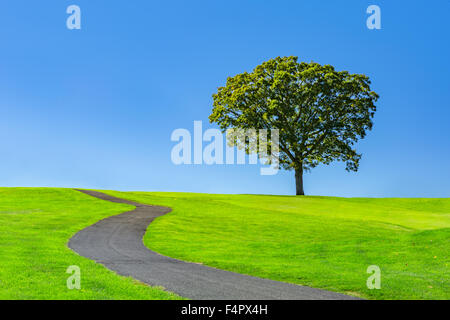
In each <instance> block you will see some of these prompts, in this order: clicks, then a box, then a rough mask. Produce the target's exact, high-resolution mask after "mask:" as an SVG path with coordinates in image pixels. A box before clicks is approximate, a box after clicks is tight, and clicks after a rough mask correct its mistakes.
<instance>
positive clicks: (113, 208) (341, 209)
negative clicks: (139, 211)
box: [0, 188, 450, 299]
mask: <svg viewBox="0 0 450 320" xmlns="http://www.w3.org/2000/svg"><path fill="white" fill-rule="evenodd" d="M106 193H109V194H111V195H114V196H118V197H122V198H126V199H130V200H134V201H139V202H142V203H148V204H156V205H164V206H169V207H172V208H173V209H174V210H173V211H172V212H171V213H169V214H167V215H165V216H163V217H160V218H158V219H157V220H155V222H153V223H152V224H151V225H150V227H149V229H148V232H147V234H146V236H145V238H144V242H145V244H146V245H147V246H148V247H150V248H151V249H153V250H155V251H158V252H160V253H162V254H164V255H167V256H171V257H174V258H179V259H183V260H187V261H193V262H198V263H203V264H205V265H209V266H213V267H217V268H221V269H226V270H231V271H235V272H239V273H244V274H250V275H255V276H260V277H264V278H270V279H275V280H281V281H286V282H292V283H297V284H303V285H308V286H312V287H317V288H323V289H328V290H333V291H337V292H342V293H347V294H352V295H356V296H360V297H364V298H369V299H450V273H449V268H448V267H449V263H450V258H449V253H450V199H363V198H353V199H352V198H332V197H289V196H257V195H207V194H189V193H144V192H134V193H124V192H116V191H107V192H106ZM130 208H132V207H131V206H127V205H122V204H114V203H110V202H107V201H102V200H98V199H96V198H92V197H89V196H87V195H85V194H82V193H79V192H77V191H73V190H70V189H52V188H0V299H173V298H178V297H176V296H175V295H173V294H171V293H168V292H166V291H163V290H161V289H160V288H154V287H149V286H146V285H143V284H140V283H138V282H136V281H134V280H133V279H130V278H125V277H121V276H118V275H116V274H114V273H113V272H111V271H109V270H107V269H106V268H104V267H103V266H101V265H99V264H96V263H95V262H93V261H90V260H88V259H86V258H83V257H80V256H78V255H77V254H76V253H74V252H72V251H71V250H70V249H69V248H68V247H67V242H68V240H69V239H70V238H71V236H72V235H73V234H75V233H76V232H77V231H79V230H81V229H83V228H85V227H87V226H89V225H92V224H94V223H95V222H97V221H99V220H101V219H103V218H105V217H108V216H112V215H115V214H119V213H121V212H124V211H127V210H130ZM70 265H78V266H79V267H80V268H81V272H82V282H81V287H82V289H81V290H68V289H67V287H66V280H67V278H68V276H69V275H68V274H66V269H67V267H68V266H70ZM369 265H378V266H379V267H380V268H381V289H380V290H368V289H367V287H366V280H367V277H368V276H369V274H367V273H366V270H367V267H368V266H369Z"/></svg>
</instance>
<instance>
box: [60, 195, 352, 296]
mask: <svg viewBox="0 0 450 320" xmlns="http://www.w3.org/2000/svg"><path fill="white" fill-rule="evenodd" d="M78 191H81V192H83V193H85V194H88V195H90V196H93V197H96V198H99V199H103V200H107V201H112V202H117V203H125V204H130V205H133V206H135V207H136V209H135V210H133V211H129V212H125V213H122V214H119V215H117V216H112V217H109V218H106V219H104V220H101V221H99V222H97V223H96V224H94V225H92V226H90V227H87V228H86V229H83V230H81V231H80V232H78V233H77V234H75V235H74V236H73V237H72V238H71V239H70V240H69V243H68V245H69V247H70V248H71V249H72V250H74V251H75V252H77V253H78V254H80V255H81V256H84V257H86V258H89V259H92V260H95V261H96V262H98V263H101V264H103V265H104V266H105V267H107V268H108V269H110V270H113V271H115V272H116V273H118V274H120V275H123V276H129V277H133V278H135V279H137V280H140V281H142V282H144V283H147V284H149V285H152V286H162V287H164V288H166V289H167V290H169V291H172V292H175V293H177V294H178V295H180V296H182V297H186V298H190V299H217V300H226V299H230V300H235V299H236V300H237V299H239V300H240V299H245V300H266V299H286V300H300V299H306V300H309V299H328V300H330V299H332V300H336V299H337V300H341V299H355V298H353V297H350V296H346V295H343V294H339V293H335V292H330V291H324V290H319V289H314V288H310V287H305V286H299V285H294V284H289V283H284V282H279V281H273V280H267V279H261V278H256V277H252V276H247V275H242V274H238V273H234V272H229V271H224V270H219V269H215V268H211V267H207V266H204V265H201V264H196V263H189V262H184V261H180V260H176V259H172V258H169V257H165V256H162V255H160V254H158V253H156V252H153V251H151V250H149V249H148V248H147V247H145V246H144V244H143V243H142V238H143V236H144V234H145V232H146V229H147V226H148V225H149V224H150V223H151V222H152V221H153V220H154V219H155V218H157V217H159V216H162V215H164V214H166V213H168V212H170V211H171V209H170V208H165V207H159V206H150V205H144V204H140V203H136V202H132V201H128V200H124V199H119V198H115V197H112V196H109V195H106V194H104V193H101V192H96V191H90V190H78Z"/></svg>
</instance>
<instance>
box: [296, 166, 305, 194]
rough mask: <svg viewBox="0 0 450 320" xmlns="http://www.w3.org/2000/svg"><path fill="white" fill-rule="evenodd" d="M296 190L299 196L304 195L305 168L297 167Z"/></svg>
mask: <svg viewBox="0 0 450 320" xmlns="http://www.w3.org/2000/svg"><path fill="white" fill-rule="evenodd" d="M295 190H296V195H297V196H304V195H305V192H304V191H303V168H300V169H295Z"/></svg>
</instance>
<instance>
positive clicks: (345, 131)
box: [209, 57, 378, 171]
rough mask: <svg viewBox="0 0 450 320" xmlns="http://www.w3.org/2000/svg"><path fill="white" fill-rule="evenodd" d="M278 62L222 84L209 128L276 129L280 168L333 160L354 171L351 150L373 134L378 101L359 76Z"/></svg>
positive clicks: (287, 60)
mask: <svg viewBox="0 0 450 320" xmlns="http://www.w3.org/2000/svg"><path fill="white" fill-rule="evenodd" d="M297 60H298V58H297V57H277V58H275V59H271V60H269V61H267V62H264V63H263V64H261V65H259V66H257V67H256V68H255V69H254V70H253V72H251V73H247V72H244V73H241V74H238V75H236V76H234V77H230V78H228V79H227V83H226V85H225V86H224V87H220V88H218V91H217V93H215V94H214V95H213V99H214V103H213V110H212V114H211V115H210V117H209V119H210V121H211V122H215V123H218V124H219V126H220V128H221V129H222V130H223V131H225V130H226V129H228V128H240V129H249V128H256V129H267V130H269V131H270V129H279V134H280V165H281V166H282V167H283V168H285V169H288V170H290V169H306V170H308V169H310V168H313V167H315V166H317V165H318V164H319V163H324V164H329V163H331V162H332V161H334V160H338V161H343V162H346V165H347V167H346V169H347V170H353V171H356V170H357V169H358V165H359V160H360V158H361V155H360V154H358V153H357V152H356V150H355V148H354V144H355V143H356V142H357V141H358V139H360V138H364V136H365V135H366V131H367V130H370V129H371V128H372V125H373V123H372V118H373V116H374V113H375V111H376V107H375V105H374V103H375V102H376V100H377V99H378V95H377V94H376V93H375V92H373V91H371V89H370V80H369V78H368V77H367V76H365V75H361V74H350V73H348V72H347V71H336V70H335V69H334V67H333V66H331V65H320V64H318V63H314V62H311V63H305V62H300V63H299V62H298V61H297Z"/></svg>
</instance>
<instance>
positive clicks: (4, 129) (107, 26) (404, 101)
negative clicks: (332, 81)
mask: <svg viewBox="0 0 450 320" xmlns="http://www.w3.org/2000/svg"><path fill="white" fill-rule="evenodd" d="M344 3H345V5H344ZM71 4H76V5H79V6H80V7H81V10H82V29H81V30H68V29H67V28H66V18H67V17H68V15H67V14H66V8H67V6H68V5H71ZM370 4H377V5H379V6H380V7H381V14H382V30H368V29H367V28H366V22H365V21H366V18H367V16H368V15H367V14H366V13H365V11H366V8H367V7H368V6H369V5H370ZM449 12H450V1H447V0H436V1H361V0H352V1H350V0H346V1H345V2H344V1H331V0H330V1H300V0H293V1H260V0H258V1H257V0H253V1H246V0H240V1H230V0H228V1H218V0H208V1H158V2H156V1H143V0H142V1H100V0H96V1H91V0H89V1H88V0H72V1H63V0H59V1H48V0H46V1H24V0H14V1H12V0H10V1H2V2H1V3H0V40H1V46H0V185H1V186H55V187H84V188H105V189H119V190H151V191H191V192H211V193H272V194H293V193H294V192H295V185H294V177H293V173H292V172H281V173H279V174H278V175H276V176H260V175H259V168H258V167H256V166H251V165H247V166H193V165H192V166H175V165H174V164H172V162H171V160H170V151H171V149H172V147H173V146H174V145H175V143H174V142H171V141H170V134H171V133H172V131H173V130H174V129H176V128H187V129H190V130H192V127H193V121H194V120H203V121H204V127H205V128H214V126H213V125H209V124H208V123H207V118H208V115H209V114H210V111H211V104H212V98H211V95H212V93H214V92H215V91H216V89H217V87H218V86H221V85H223V84H224V83H225V80H226V78H227V76H231V75H235V74H237V73H240V72H243V71H251V70H252V69H253V68H254V67H255V66H256V65H258V64H260V63H261V62H263V61H264V60H267V59H269V58H272V57H275V56H289V55H296V56H298V57H299V59H300V60H303V61H311V60H313V61H316V62H319V63H322V64H332V65H334V66H335V67H336V68H337V69H341V70H348V71H350V72H352V73H364V74H367V75H368V76H370V78H371V79H372V83H373V89H374V90H375V91H377V92H378V93H379V94H380V96H381V98H380V100H379V102H378V111H377V113H376V116H375V119H374V123H375V125H374V129H373V130H372V131H371V132H370V133H369V134H368V136H367V137H366V139H364V140H362V141H361V142H360V143H359V145H358V148H359V150H360V151H361V152H362V153H363V158H362V161H361V165H360V170H359V172H358V173H347V172H346V171H345V170H344V165H343V164H339V163H338V164H334V165H330V166H321V167H318V168H316V169H314V170H313V171H311V173H308V174H306V176H305V191H306V193H307V194H314V195H336V196H373V197H380V196H385V197H394V196H398V197H449V196H450V169H449V162H450V161H449V158H450V142H449V138H450V125H449V119H450V90H449V85H450V80H449V79H450V78H449V74H450V62H449V57H450V41H449V38H450V23H449V20H448V19H449V18H448V16H449Z"/></svg>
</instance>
